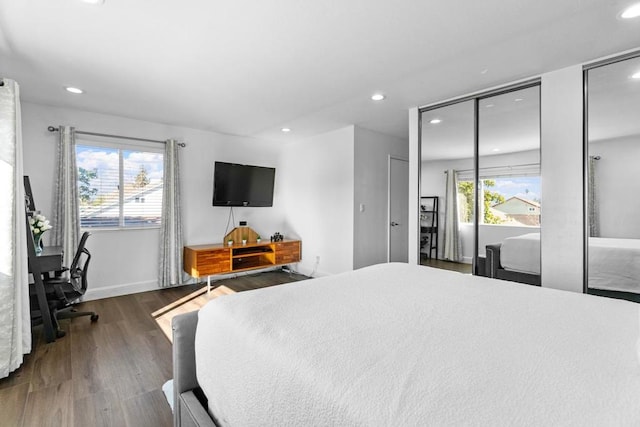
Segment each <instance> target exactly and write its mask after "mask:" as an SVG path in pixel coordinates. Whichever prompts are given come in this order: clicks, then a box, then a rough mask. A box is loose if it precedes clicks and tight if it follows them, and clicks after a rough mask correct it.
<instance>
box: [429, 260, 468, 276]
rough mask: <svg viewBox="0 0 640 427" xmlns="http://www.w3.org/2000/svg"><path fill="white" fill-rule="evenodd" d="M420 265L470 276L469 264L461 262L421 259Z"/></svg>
mask: <svg viewBox="0 0 640 427" xmlns="http://www.w3.org/2000/svg"><path fill="white" fill-rule="evenodd" d="M420 265H427V266H429V267H435V268H441V269H443V270H451V271H457V272H459V273H465V274H471V264H465V263H462V262H452V261H444V260H441V259H433V258H421V259H420Z"/></svg>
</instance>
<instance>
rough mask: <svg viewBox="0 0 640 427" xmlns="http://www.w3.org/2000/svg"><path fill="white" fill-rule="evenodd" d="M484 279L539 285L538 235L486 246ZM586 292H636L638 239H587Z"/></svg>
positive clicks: (639, 280)
mask: <svg viewBox="0 0 640 427" xmlns="http://www.w3.org/2000/svg"><path fill="white" fill-rule="evenodd" d="M486 249H487V261H486V262H487V276H489V277H494V278H497V279H503V280H511V281H514V282H521V283H528V284H532V285H540V233H528V234H523V235H520V236H515V237H509V238H507V239H504V241H503V242H502V243H497V244H492V245H487V248H486ZM588 286H589V288H590V289H600V290H605V291H617V292H632V293H640V239H614V238H603V237H590V238H589V281H588Z"/></svg>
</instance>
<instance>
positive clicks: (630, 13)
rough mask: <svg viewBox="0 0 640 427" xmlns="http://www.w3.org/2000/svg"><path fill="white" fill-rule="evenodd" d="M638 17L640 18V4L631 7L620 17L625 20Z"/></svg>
mask: <svg viewBox="0 0 640 427" xmlns="http://www.w3.org/2000/svg"><path fill="white" fill-rule="evenodd" d="M638 16H640V3H636V4H633V5H631V6H629V7H628V8H626V9H625V10H624V11H623V12H622V14H621V15H620V17H621V18H623V19H631V18H637V17H638Z"/></svg>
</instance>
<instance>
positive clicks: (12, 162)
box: [0, 79, 31, 378]
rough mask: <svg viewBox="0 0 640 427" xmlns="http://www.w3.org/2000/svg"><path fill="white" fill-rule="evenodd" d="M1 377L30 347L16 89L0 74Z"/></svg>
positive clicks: (14, 85) (20, 143)
mask: <svg viewBox="0 0 640 427" xmlns="http://www.w3.org/2000/svg"><path fill="white" fill-rule="evenodd" d="M0 84H1V86H0V188H1V189H2V191H1V192H0V194H2V204H0V242H2V244H1V245H0V378H4V377H6V376H8V375H9V373H10V372H12V371H15V370H16V369H18V367H19V366H20V365H22V361H23V355H24V354H27V353H29V352H30V351H31V318H30V311H29V269H28V264H27V262H28V260H27V234H26V233H27V229H26V222H25V200H24V184H23V178H22V177H23V170H22V131H21V129H22V124H21V121H20V89H19V87H18V84H17V83H16V82H14V81H13V80H9V79H0Z"/></svg>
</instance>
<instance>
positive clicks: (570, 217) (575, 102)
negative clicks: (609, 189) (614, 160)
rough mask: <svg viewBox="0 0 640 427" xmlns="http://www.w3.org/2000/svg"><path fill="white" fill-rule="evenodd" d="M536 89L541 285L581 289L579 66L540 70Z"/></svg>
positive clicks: (581, 151) (581, 160)
mask: <svg viewBox="0 0 640 427" xmlns="http://www.w3.org/2000/svg"><path fill="white" fill-rule="evenodd" d="M541 90H542V92H541V119H542V122H541V123H542V133H541V138H542V141H541V144H542V161H541V170H542V184H543V189H542V194H543V203H544V206H543V210H542V217H541V222H542V230H541V234H540V238H541V248H542V253H541V262H542V270H541V273H542V286H545V287H550V288H556V289H564V290H568V291H574V292H582V290H583V280H584V279H583V277H584V255H583V254H584V219H583V217H584V210H583V198H584V191H583V188H584V186H583V164H584V162H583V139H582V136H583V130H582V126H583V124H582V123H583V122H582V94H583V87H582V66H580V65H576V66H573V67H569V68H564V69H562V70H558V71H554V72H551V73H547V74H544V75H543V76H542V88H541Z"/></svg>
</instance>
